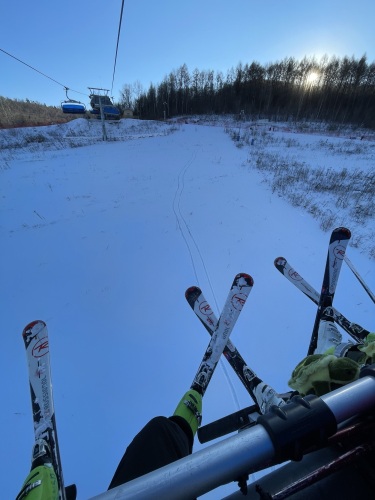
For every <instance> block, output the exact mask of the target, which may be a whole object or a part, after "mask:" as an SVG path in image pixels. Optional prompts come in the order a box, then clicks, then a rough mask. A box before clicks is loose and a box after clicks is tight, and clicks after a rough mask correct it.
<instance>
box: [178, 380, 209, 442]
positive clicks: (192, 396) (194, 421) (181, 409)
mask: <svg viewBox="0 0 375 500" xmlns="http://www.w3.org/2000/svg"><path fill="white" fill-rule="evenodd" d="M173 416H174V417H176V416H178V417H182V418H184V419H185V420H186V421H187V423H188V424H189V425H190V427H191V430H192V431H193V436H195V433H196V432H197V430H198V427H199V426H200V424H201V421H202V396H201V395H200V394H199V392H197V391H194V390H192V389H190V390H189V391H187V392H186V394H184V396H183V398H182V399H181V401H180V402H179V403H178V405H177V408H176V410H175V412H174V413H173Z"/></svg>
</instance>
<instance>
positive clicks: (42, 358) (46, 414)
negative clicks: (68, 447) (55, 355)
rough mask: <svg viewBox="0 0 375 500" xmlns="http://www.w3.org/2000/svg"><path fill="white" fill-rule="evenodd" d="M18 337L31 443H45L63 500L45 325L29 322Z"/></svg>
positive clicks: (63, 493) (40, 322)
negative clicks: (22, 349) (30, 413)
mask: <svg viewBox="0 0 375 500" xmlns="http://www.w3.org/2000/svg"><path fill="white" fill-rule="evenodd" d="M22 336H23V339H24V342H25V348H26V356H27V362H28V371H29V382H30V392H31V405H32V411H33V421H34V435H35V440H37V439H44V440H45V441H46V442H47V443H48V445H49V447H50V450H51V454H52V457H51V458H52V465H53V467H54V470H55V474H56V477H57V481H58V486H59V498H60V499H61V500H65V499H66V492H65V488H64V481H63V474H62V467H61V459H60V451H59V444H58V440H57V430H56V418H55V409H54V404H53V395H52V381H51V365H50V356H49V344H48V330H47V325H46V324H45V323H44V321H40V320H38V321H33V322H32V323H30V324H28V325H27V326H26V327H25V328H24V330H23V332H22Z"/></svg>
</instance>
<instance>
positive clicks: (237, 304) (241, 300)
mask: <svg viewBox="0 0 375 500" xmlns="http://www.w3.org/2000/svg"><path fill="white" fill-rule="evenodd" d="M246 299H247V295H245V294H244V293H235V294H234V295H233V297H232V300H231V303H232V306H233V307H234V308H235V309H236V310H237V311H241V309H242V308H243V306H244V304H245V302H246Z"/></svg>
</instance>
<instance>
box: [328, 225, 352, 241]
mask: <svg viewBox="0 0 375 500" xmlns="http://www.w3.org/2000/svg"><path fill="white" fill-rule="evenodd" d="M332 235H335V236H336V238H337V236H340V237H341V239H347V240H349V239H350V238H351V236H352V233H351V232H350V229H348V228H347V227H336V229H334V230H333V231H332Z"/></svg>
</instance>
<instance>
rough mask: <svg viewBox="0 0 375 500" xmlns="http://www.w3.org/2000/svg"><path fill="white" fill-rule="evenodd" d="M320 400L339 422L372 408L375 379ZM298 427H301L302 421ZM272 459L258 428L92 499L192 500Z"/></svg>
mask: <svg viewBox="0 0 375 500" xmlns="http://www.w3.org/2000/svg"><path fill="white" fill-rule="evenodd" d="M321 399H322V400H323V401H324V403H325V404H326V405H327V407H328V409H329V410H330V411H331V412H332V414H333V416H334V417H335V419H336V421H337V424H339V423H341V422H344V421H345V420H347V419H348V418H350V417H353V416H355V415H358V414H361V413H363V412H366V411H369V410H371V409H372V408H374V406H375V378H374V377H373V376H366V377H364V378H361V379H359V380H357V381H355V382H353V383H352V384H349V385H347V386H345V387H342V388H340V389H337V390H336V391H333V392H331V393H329V394H327V395H325V396H322V398H321ZM287 406H288V405H286V407H287ZM284 408H285V407H284ZM299 424H300V427H302V428H303V426H304V421H303V419H302V421H301V422H300V423H299ZM293 425H295V422H294V423H293ZM317 425H319V422H318V423H317ZM292 431H293V429H291V435H293V432H292ZM274 459H275V449H274V446H273V444H272V441H271V438H270V436H269V435H268V433H267V431H266V430H265V428H264V427H263V426H262V425H256V426H255V427H252V428H250V429H246V430H244V431H242V432H240V433H239V434H237V435H236V436H233V437H230V438H227V439H225V440H223V441H221V442H220V443H216V444H214V445H212V446H209V447H207V448H206V449H204V450H201V451H199V452H197V453H194V454H193V455H190V456H188V457H185V458H183V459H181V460H178V461H176V462H173V463H171V464H169V465H167V466H165V467H162V468H160V469H158V470H156V471H154V472H150V473H149V474H146V475H144V476H142V477H139V478H137V479H134V480H133V481H129V482H128V483H125V484H123V485H121V486H118V487H117V488H114V489H112V490H109V491H107V492H105V493H102V494H100V495H97V496H95V497H93V498H92V500H149V499H150V498H162V499H163V500H169V499H170V500H191V499H192V498H195V497H197V496H200V495H203V494H204V493H207V492H208V491H211V490H213V489H215V488H217V487H219V486H222V485H223V484H226V483H229V482H231V481H234V480H236V478H238V477H240V476H242V475H245V474H248V473H250V472H255V471H258V470H262V469H264V468H266V467H267V466H270V465H272V460H274Z"/></svg>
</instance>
